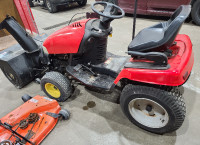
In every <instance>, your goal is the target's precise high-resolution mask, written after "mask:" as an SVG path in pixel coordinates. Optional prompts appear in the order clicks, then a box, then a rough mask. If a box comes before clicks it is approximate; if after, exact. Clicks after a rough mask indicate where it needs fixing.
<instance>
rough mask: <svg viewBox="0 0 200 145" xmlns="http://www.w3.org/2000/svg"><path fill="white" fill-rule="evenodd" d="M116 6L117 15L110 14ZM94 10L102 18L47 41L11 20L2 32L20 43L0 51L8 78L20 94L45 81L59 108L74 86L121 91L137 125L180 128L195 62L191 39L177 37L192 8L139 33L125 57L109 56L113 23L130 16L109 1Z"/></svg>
mask: <svg viewBox="0 0 200 145" xmlns="http://www.w3.org/2000/svg"><path fill="white" fill-rule="evenodd" d="M96 5H103V6H104V10H103V11H99V10H98V9H97V8H96ZM113 8H115V9H117V11H119V14H118V15H113V14H112V13H111V11H112V9H113ZM92 10H93V11H94V12H95V13H97V14H98V15H100V16H101V17H100V19H97V18H89V19H85V20H80V21H77V22H74V23H72V24H70V25H69V26H66V27H64V28H62V29H60V30H58V31H56V32H55V33H53V34H52V35H50V36H49V37H47V38H46V36H45V35H43V36H36V37H31V36H30V35H29V34H28V33H27V32H26V31H25V30H24V29H23V28H22V27H21V26H20V25H19V24H18V23H17V22H16V21H15V19H14V18H13V17H7V18H6V19H5V20H4V21H2V22H1V24H0V29H6V30H7V31H9V32H10V34H11V35H12V36H13V37H14V38H15V39H16V40H17V41H18V43H19V45H16V46H13V47H11V48H8V49H6V50H4V51H2V52H1V53H0V67H1V69H2V71H3V73H4V74H5V76H6V77H7V78H8V80H9V81H10V82H11V83H13V84H14V85H15V86H16V87H17V88H23V87H24V86H25V85H27V84H29V83H30V82H32V81H33V80H35V79H37V80H40V81H39V82H40V84H41V88H42V90H43V91H44V92H45V93H46V95H47V96H48V97H50V98H53V99H55V100H57V101H61V102H63V101H65V100H67V99H68V98H69V97H70V96H71V94H72V93H73V91H74V84H79V85H84V86H86V87H87V88H90V89H92V90H94V91H98V92H102V95H103V93H105V92H108V93H109V92H113V91H114V90H115V89H116V88H118V89H119V88H120V90H121V96H120V106H121V108H122V110H123V112H124V114H125V115H126V116H127V118H128V119H129V120H130V121H131V122H132V123H133V124H135V125H137V126H139V127H140V128H143V129H145V130H147V131H150V132H153V133H157V134H163V133H166V132H172V131H175V130H177V129H178V128H179V127H180V126H181V125H182V123H183V121H184V118H185V113H186V106H185V103H184V100H183V96H182V92H181V91H180V86H182V85H183V84H184V83H185V82H186V81H187V80H188V78H189V76H190V73H191V70H192V67H193V63H194V56H193V52H192V43H191V40H190V38H189V36H187V35H184V34H178V33H179V30H180V28H181V26H182V24H183V23H184V21H185V20H186V18H187V17H188V16H189V14H190V11H191V6H189V5H182V6H180V7H179V8H178V9H177V10H176V11H175V12H174V14H173V15H172V16H171V18H170V19H169V20H168V21H166V22H161V23H158V24H156V25H154V26H151V27H148V28H145V29H143V30H141V31H140V32H139V33H138V34H137V35H136V36H135V37H134V39H133V40H132V41H131V43H130V45H129V46H128V51H127V54H128V55H127V56H118V55H115V54H112V53H108V52H107V40H108V36H109V35H112V32H113V31H112V27H111V25H110V24H111V22H112V21H113V20H114V19H119V18H122V17H123V16H124V15H125V14H124V11H123V10H122V9H121V8H120V7H118V6H117V5H114V4H111V3H107V2H95V3H94V4H92ZM43 41H44V42H43Z"/></svg>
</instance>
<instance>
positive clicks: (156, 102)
mask: <svg viewBox="0 0 200 145" xmlns="http://www.w3.org/2000/svg"><path fill="white" fill-rule="evenodd" d="M120 105H121V108H122V110H123V112H124V114H125V115H126V116H127V117H128V119H129V120H130V121H131V122H132V123H133V124H135V125H137V126H138V127H140V128H143V129H145V130H147V131H150V132H153V133H157V134H164V133H167V132H172V131H175V130H177V129H178V128H179V127H180V126H181V125H182V123H183V121H184V119H185V113H186V107H185V103H184V100H183V97H182V95H181V93H180V90H178V89H177V88H174V87H171V88H169V89H167V88H166V89H161V88H153V87H147V86H140V85H137V86H135V85H132V84H129V85H126V86H125V87H124V89H123V91H122V94H121V97H120Z"/></svg>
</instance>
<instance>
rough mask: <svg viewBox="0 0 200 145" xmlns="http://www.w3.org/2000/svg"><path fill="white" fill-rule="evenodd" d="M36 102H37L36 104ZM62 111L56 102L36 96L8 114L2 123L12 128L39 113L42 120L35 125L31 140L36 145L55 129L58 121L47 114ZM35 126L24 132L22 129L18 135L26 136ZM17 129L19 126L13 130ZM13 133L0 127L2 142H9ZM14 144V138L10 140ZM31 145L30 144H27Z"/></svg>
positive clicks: (30, 125) (0, 140) (18, 130)
mask: <svg viewBox="0 0 200 145" xmlns="http://www.w3.org/2000/svg"><path fill="white" fill-rule="evenodd" d="M35 100H36V102H35ZM60 110H61V108H60V106H59V104H58V102H57V101H55V100H51V101H50V100H48V99H44V97H41V96H35V97H34V98H33V99H31V100H29V101H27V102H26V103H24V104H23V105H21V106H20V107H18V108H17V109H15V110H14V111H12V112H10V113H9V114H7V115H6V116H5V117H3V118H1V119H0V120H1V121H2V123H4V122H6V123H8V124H10V125H12V126H14V125H15V124H17V123H19V122H20V121H21V120H23V119H26V118H27V117H28V116H29V114H30V113H38V114H39V116H40V118H39V120H38V121H37V122H36V123H35V125H34V127H33V129H32V131H33V132H34V133H35V135H34V136H33V137H32V138H31V139H30V141H32V142H34V143H35V144H39V143H40V142H41V141H42V140H43V139H44V138H45V137H46V136H47V135H48V133H49V132H50V131H51V130H52V129H53V128H54V126H55V125H56V123H57V121H58V119H55V118H53V117H51V116H48V115H46V112H51V113H57V114H58V113H59V111H60ZM32 126H33V124H29V125H28V128H26V129H24V130H22V129H20V128H18V129H17V133H19V134H21V135H22V136H26V134H27V133H28V130H31V128H32ZM16 128H17V125H16V126H15V127H13V130H15V129H16ZM11 134H12V133H11V132H10V131H9V130H7V129H5V128H4V127H2V126H0V142H2V141H4V140H7V139H8V138H9V137H10V136H11ZM10 140H11V141H12V142H14V141H15V140H16V138H15V137H14V136H12V137H11V138H10ZM26 144H27V145H29V143H26Z"/></svg>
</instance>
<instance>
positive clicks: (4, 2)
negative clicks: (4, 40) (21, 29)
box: [0, 0, 24, 37]
mask: <svg viewBox="0 0 200 145" xmlns="http://www.w3.org/2000/svg"><path fill="white" fill-rule="evenodd" d="M6 15H10V16H13V17H14V18H15V19H16V20H17V21H18V22H19V23H20V25H22V26H24V25H23V22H22V20H21V18H20V15H19V13H18V11H17V8H16V6H15V4H14V1H13V0H0V22H2V21H3V20H4V19H5V18H6ZM8 34H9V33H8V32H7V31H6V30H0V37H2V36H5V35H8Z"/></svg>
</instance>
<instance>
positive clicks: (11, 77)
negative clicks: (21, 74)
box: [4, 70, 18, 86]
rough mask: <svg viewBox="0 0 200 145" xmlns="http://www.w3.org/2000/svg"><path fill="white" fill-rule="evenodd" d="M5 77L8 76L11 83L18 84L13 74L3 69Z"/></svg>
mask: <svg viewBox="0 0 200 145" xmlns="http://www.w3.org/2000/svg"><path fill="white" fill-rule="evenodd" d="M4 72H5V75H6V77H7V78H8V80H9V81H10V82H11V83H13V84H14V85H16V86H17V85H18V80H17V78H15V76H14V74H12V73H10V72H7V71H6V70H4Z"/></svg>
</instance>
